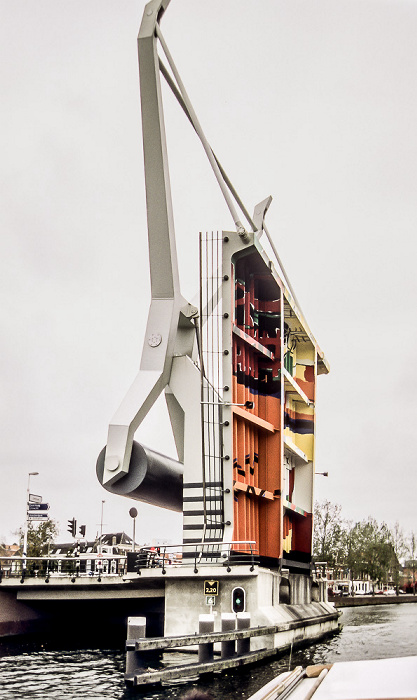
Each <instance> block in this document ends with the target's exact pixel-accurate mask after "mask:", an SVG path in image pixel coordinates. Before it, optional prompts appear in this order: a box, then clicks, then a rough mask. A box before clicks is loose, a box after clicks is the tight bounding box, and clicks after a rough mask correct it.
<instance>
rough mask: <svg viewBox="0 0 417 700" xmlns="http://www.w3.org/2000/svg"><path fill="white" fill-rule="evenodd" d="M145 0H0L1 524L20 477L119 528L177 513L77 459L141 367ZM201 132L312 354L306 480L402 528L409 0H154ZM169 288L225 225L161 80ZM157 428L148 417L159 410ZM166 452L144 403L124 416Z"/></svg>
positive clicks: (8, 518)
mask: <svg viewBox="0 0 417 700" xmlns="http://www.w3.org/2000/svg"><path fill="white" fill-rule="evenodd" d="M143 7H144V3H143V2H141V1H140V0H136V2H133V1H129V2H128V1H127V0H122V1H120V0H71V2H64V1H63V0H37V2H36V3H34V2H33V0H19V1H18V2H13V3H11V2H10V1H9V0H0V10H1V17H2V21H1V24H0V52H1V55H0V95H1V109H0V115H1V116H0V119H1V124H0V126H1V128H0V178H1V206H0V231H1V237H0V245H1V256H0V261H1V275H0V291H1V305H0V328H1V347H2V352H1V357H2V361H1V363H0V376H1V444H0V464H1V473H2V482H1V483H2V486H1V490H0V536H3V537H4V538H5V539H6V540H8V541H10V540H13V535H12V532H13V531H14V530H16V529H17V528H18V527H19V526H20V525H21V524H22V522H23V518H24V509H25V491H26V485H27V474H28V472H29V471H38V472H39V476H37V477H33V481H32V489H31V490H32V492H34V493H37V494H40V495H42V496H43V498H44V500H45V501H47V502H49V503H50V504H51V510H50V514H51V516H52V517H53V518H55V519H57V520H58V521H60V523H61V533H62V539H64V538H65V537H66V535H65V533H66V520H67V519H69V518H72V517H73V516H75V517H76V518H77V520H78V522H79V524H81V523H86V524H87V535H88V536H89V537H90V538H91V537H93V536H95V534H96V532H97V530H98V523H99V520H100V510H101V501H102V499H105V501H106V503H105V506H104V522H105V530H107V531H109V530H120V529H124V530H126V531H127V532H129V533H130V532H131V520H130V518H129V516H128V511H129V508H130V507H131V506H132V505H136V506H137V508H138V510H139V518H138V527H137V531H138V540H140V541H144V540H149V538H151V537H152V536H156V537H164V536H165V537H167V538H170V539H172V540H174V541H175V540H176V539H179V536H180V517H179V516H178V515H177V514H173V513H169V512H167V511H162V510H159V509H155V508H152V507H150V506H146V505H143V504H140V503H139V504H134V503H133V502H131V501H129V500H127V499H123V498H118V497H115V496H113V497H112V496H110V495H109V494H107V492H105V491H104V490H103V489H102V488H101V487H100V486H99V485H98V482H97V481H96V477H95V461H96V457H97V454H98V453H99V451H100V450H101V448H102V447H103V445H104V444H105V440H106V434H107V426H108V422H109V420H110V418H111V416H112V415H113V413H114V411H115V409H116V408H117V406H118V404H119V403H120V401H121V399H122V398H123V396H124V394H125V392H126V390H127V388H128V386H129V385H130V383H131V382H132V381H133V379H134V377H135V375H136V373H137V370H138V367H139V361H140V354H141V347H142V339H143V333H144V324H145V321H146V316H147V310H148V304H149V274H148V261H147V240H146V212H145V195H144V178H143V162H142V144H141V126H140V109H139V88H138V68H137V54H136V36H137V32H138V28H139V25H140V20H141V16H142V12H143ZM162 30H163V33H164V36H165V39H166V40H167V42H168V46H169V47H170V50H171V52H172V54H173V56H174V60H175V61H176V64H177V67H178V69H179V71H180V74H181V76H182V78H183V81H184V83H185V85H186V88H187V91H188V93H189V95H190V97H191V100H192V102H193V105H194V107H195V109H196V111H197V114H198V116H199V119H200V121H201V123H202V126H203V128H204V130H205V132H206V135H207V137H208V139H209V141H210V143H211V145H212V147H213V149H214V150H215V152H216V154H217V155H218V156H219V158H220V160H221V162H222V164H223V166H224V167H225V169H226V171H227V172H228V174H229V176H230V178H231V180H232V181H233V183H234V185H235V187H236V188H237V190H238V191H239V193H240V194H241V197H242V198H243V200H244V201H245V203H246V206H247V207H248V209H249V210H250V211H252V210H253V206H254V205H255V204H256V203H257V202H259V201H260V200H262V199H264V198H265V197H266V196H267V195H269V194H272V196H273V197H274V200H273V203H272V205H271V208H270V210H269V213H268V217H267V224H268V228H269V230H270V232H271V233H272V235H273V237H274V240H275V243H276V245H277V248H278V250H279V251H280V254H281V257H282V259H283V261H284V264H285V266H286V269H287V272H288V274H289V277H290V279H291V282H292V285H293V287H294V288H295V291H296V293H297V297H298V299H299V300H300V303H301V306H302V308H303V311H304V313H305V316H306V318H307V320H308V322H309V325H310V327H311V329H312V331H313V333H314V335H315V337H316V338H317V340H318V342H319V344H320V346H321V347H322V349H323V350H324V352H325V354H326V357H327V359H328V360H329V362H330V366H331V373H330V375H328V376H327V377H320V378H319V380H320V381H319V389H318V408H317V410H318V414H317V471H329V473H330V476H329V478H328V479H325V478H323V477H318V478H317V484H316V497H317V498H318V499H323V498H329V499H330V500H331V501H333V502H336V503H340V504H341V505H342V508H343V514H344V516H345V517H347V518H351V519H361V518H363V517H366V516H367V515H369V514H371V515H373V516H375V517H376V518H377V519H378V520H385V521H387V522H388V523H390V524H392V523H394V521H396V520H398V521H399V522H400V523H401V524H402V525H403V527H404V528H405V530H406V531H410V530H411V529H414V530H416V529H417V522H416V516H415V498H414V497H415V490H416V486H417V476H416V466H417V465H416V458H415V442H416V440H415V436H414V432H415V428H414V426H415V421H416V409H415V400H414V395H415V394H416V391H417V375H416V371H415V357H414V355H415V351H416V345H417V337H416V336H417V332H416V323H415V315H416V314H415V307H416V300H417V289H416V279H417V275H416V271H415V258H416V222H417V196H416V195H417V192H416V189H417V172H416V170H417V137H416V124H417V81H416V67H417V66H416V64H417V53H416V42H415V37H416V36H417V0H408V1H406V0H315V2H311V0H210V2H203V1H202V0H172V2H171V5H170V7H169V9H168V11H167V13H166V16H165V18H164V21H163V24H162ZM165 116H166V126H167V133H168V145H169V152H170V158H171V181H172V190H173V200H174V213H175V220H176V230H177V245H178V252H179V257H180V266H181V277H182V290H183V293H184V295H185V296H186V297H188V298H191V297H192V296H193V295H194V294H195V292H196V290H197V277H196V268H197V248H198V243H197V239H198V231H199V230H217V229H219V230H221V229H229V228H233V223H232V221H231V219H230V215H229V213H228V211H227V209H226V207H225V205H224V203H223V200H222V198H221V195H220V192H219V190H218V188H217V185H216V183H215V181H214V177H213V176H212V174H211V172H210V169H209V165H208V163H207V162H206V159H205V156H204V155H203V153H202V149H201V147H200V144H199V143H198V142H197V140H196V137H195V135H194V134H193V132H192V129H191V128H190V126H189V124H188V123H187V121H186V119H185V117H184V115H183V113H182V111H181V110H180V108H179V107H178V105H177V104H176V103H175V101H174V100H173V98H172V96H171V95H168V94H167V96H166V112H165ZM161 425H162V428H161ZM139 437H140V439H142V441H143V442H144V443H145V444H148V445H149V446H151V447H152V446H153V447H156V448H158V449H159V450H160V451H166V452H169V453H170V454H174V448H173V441H172V438H171V435H170V430H169V426H168V422H167V419H166V414H165V410H164V407H163V405H161V406H160V407H158V409H154V411H153V413H152V414H150V416H149V419H148V420H147V421H146V423H145V424H144V425H143V427H142V428H141V430H140V435H139Z"/></svg>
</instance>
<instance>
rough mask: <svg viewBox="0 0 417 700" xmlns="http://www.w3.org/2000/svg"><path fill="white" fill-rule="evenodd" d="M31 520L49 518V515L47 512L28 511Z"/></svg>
mask: <svg viewBox="0 0 417 700" xmlns="http://www.w3.org/2000/svg"><path fill="white" fill-rule="evenodd" d="M28 519H29V520H49V515H48V514H47V513H39V512H37V513H28Z"/></svg>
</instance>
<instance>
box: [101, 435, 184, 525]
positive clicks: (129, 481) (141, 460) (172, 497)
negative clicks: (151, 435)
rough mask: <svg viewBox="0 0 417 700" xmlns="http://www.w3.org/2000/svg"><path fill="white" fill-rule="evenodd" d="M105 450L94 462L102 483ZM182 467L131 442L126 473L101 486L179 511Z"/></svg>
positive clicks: (169, 458) (116, 492)
mask: <svg viewBox="0 0 417 700" xmlns="http://www.w3.org/2000/svg"><path fill="white" fill-rule="evenodd" d="M105 453H106V448H104V449H103V450H102V451H101V452H100V454H99V456H98V459H97V466H96V472H97V478H98V480H99V482H100V484H101V485H102V486H103V471H104V456H105ZM183 471H184V466H183V464H182V463H181V462H177V460H175V459H171V457H166V455H161V454H159V452H154V451H153V450H150V449H149V448H148V447H144V445H140V444H139V443H138V442H133V447H132V456H131V458H130V464H129V472H128V474H126V476H122V477H121V478H120V479H119V480H118V481H116V482H115V483H114V484H110V485H105V486H104V488H105V489H106V490H107V491H110V493H115V494H117V495H119V496H126V497H127V498H134V499H136V500H137V501H143V502H144V503H150V504H151V505H153V506H160V508H168V510H176V511H179V512H182V476H183Z"/></svg>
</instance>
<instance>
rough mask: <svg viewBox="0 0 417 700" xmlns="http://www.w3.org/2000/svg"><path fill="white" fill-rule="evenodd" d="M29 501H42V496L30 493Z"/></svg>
mask: <svg viewBox="0 0 417 700" xmlns="http://www.w3.org/2000/svg"><path fill="white" fill-rule="evenodd" d="M29 503H42V496H36V494H34V493H30V494H29Z"/></svg>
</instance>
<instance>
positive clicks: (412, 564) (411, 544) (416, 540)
mask: <svg viewBox="0 0 417 700" xmlns="http://www.w3.org/2000/svg"><path fill="white" fill-rule="evenodd" d="M407 553H408V554H409V555H410V557H411V560H410V561H409V562H407V564H408V567H407V568H408V569H411V571H412V576H413V578H412V587H413V595H415V594H416V586H415V583H416V576H415V574H416V563H417V562H416V554H417V537H416V534H415V532H411V533H410V535H409V539H408V544H407Z"/></svg>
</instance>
